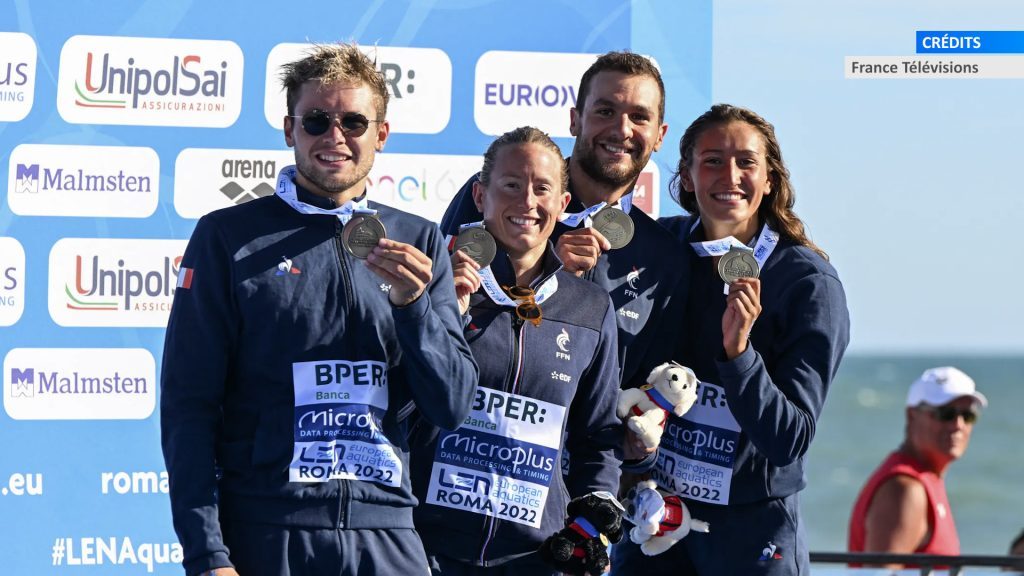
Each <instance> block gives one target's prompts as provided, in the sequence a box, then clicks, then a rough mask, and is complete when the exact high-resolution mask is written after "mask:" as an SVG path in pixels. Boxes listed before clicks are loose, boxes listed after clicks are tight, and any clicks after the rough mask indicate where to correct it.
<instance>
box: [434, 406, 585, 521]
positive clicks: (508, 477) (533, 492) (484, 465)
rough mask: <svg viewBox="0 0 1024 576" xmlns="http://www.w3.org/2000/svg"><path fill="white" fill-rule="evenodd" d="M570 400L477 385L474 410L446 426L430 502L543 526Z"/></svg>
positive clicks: (435, 459)
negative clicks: (452, 428)
mask: <svg viewBox="0 0 1024 576" xmlns="http://www.w3.org/2000/svg"><path fill="white" fill-rule="evenodd" d="M565 411H566V409H565V407H563V406H559V405H557V404H552V403H550V402H544V401H541V400H534V399H532V398H528V397H526V396H520V395H517V394H510V393H507V392H500V391H497V390H491V389H489V388H482V387H481V388H478V389H477V391H476V398H475V399H474V401H473V410H472V412H470V414H469V416H468V417H467V418H466V420H465V422H463V424H462V426H460V427H459V428H458V429H457V430H455V431H454V432H448V431H442V432H441V434H440V436H439V437H438V441H437V450H436V452H435V454H434V466H433V469H432V470H431V472H430V488H429V492H428V493H427V499H426V501H427V503H428V504H435V505H437V506H445V507H448V508H455V509H457V510H465V511H467V512H473V513H476V514H483V515H485V516H493V517H495V518H500V519H502V520H508V521H511V522H517V523H519V524H526V525H528V526H532V527H534V528H540V522H541V518H542V517H543V515H544V504H545V503H546V502H547V498H548V490H549V488H550V486H551V480H552V477H553V476H554V475H555V474H560V473H561V470H560V462H559V456H558V445H559V443H560V441H561V437H562V420H563V419H564V418H565Z"/></svg>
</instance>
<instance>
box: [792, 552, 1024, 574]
mask: <svg viewBox="0 0 1024 576" xmlns="http://www.w3.org/2000/svg"><path fill="white" fill-rule="evenodd" d="M811 563H812V564H860V565H863V566H865V567H877V566H882V565H885V564H903V565H910V566H915V568H914V569H915V570H920V574H921V576H930V575H931V574H932V572H933V571H935V570H937V569H940V567H941V569H943V570H948V571H949V574H950V576H959V575H960V574H961V573H962V572H963V569H964V568H965V567H968V566H976V567H986V568H1005V569H1010V570H1017V571H1019V572H1024V556H941V555H938V554H884V553H879V552H811Z"/></svg>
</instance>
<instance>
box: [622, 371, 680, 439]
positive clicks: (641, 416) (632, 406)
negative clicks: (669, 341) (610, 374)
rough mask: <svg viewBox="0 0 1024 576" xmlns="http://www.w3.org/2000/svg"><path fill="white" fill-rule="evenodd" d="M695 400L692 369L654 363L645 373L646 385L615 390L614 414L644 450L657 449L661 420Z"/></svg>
mask: <svg viewBox="0 0 1024 576" xmlns="http://www.w3.org/2000/svg"><path fill="white" fill-rule="evenodd" d="M696 401H697V377H696V376H695V375H694V374H693V370H690V369H689V368H686V367H684V366H680V365H679V364H676V363H675V362H671V363H665V364H662V365H660V366H656V367H655V368H654V370H651V373H650V375H648V376H647V384H646V385H644V386H641V387H639V388H632V389H629V390H620V391H619V401H618V405H617V406H616V413H617V414H618V415H619V418H626V417H627V416H629V414H630V413H632V416H629V418H626V425H627V426H629V429H630V430H632V431H633V432H636V435H637V436H638V437H639V438H640V440H641V441H642V442H643V443H644V446H646V447H647V448H648V449H651V448H657V447H658V444H660V443H661V433H662V431H663V430H664V426H665V420H667V419H668V414H669V412H671V413H672V414H675V415H676V416H682V415H683V414H686V412H687V411H688V410H689V409H690V408H691V407H692V406H693V403H694V402H696Z"/></svg>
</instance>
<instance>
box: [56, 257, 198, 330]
mask: <svg viewBox="0 0 1024 576" xmlns="http://www.w3.org/2000/svg"><path fill="white" fill-rule="evenodd" d="M186 243H187V242H186V241H185V240H142V239H117V240H113V239H102V238H63V239H61V240H58V241H57V242H56V243H55V244H54V245H53V248H52V249H51V250H50V274H49V281H48V303H49V308H50V317H52V318H53V321H54V322H56V323H57V324H59V325H61V326H139V327H163V326H166V325H167V317H168V315H169V314H170V310H171V302H172V300H173V297H174V290H175V285H176V282H177V275H178V269H179V268H180V266H181V255H182V254H183V253H184V252H185V245H186Z"/></svg>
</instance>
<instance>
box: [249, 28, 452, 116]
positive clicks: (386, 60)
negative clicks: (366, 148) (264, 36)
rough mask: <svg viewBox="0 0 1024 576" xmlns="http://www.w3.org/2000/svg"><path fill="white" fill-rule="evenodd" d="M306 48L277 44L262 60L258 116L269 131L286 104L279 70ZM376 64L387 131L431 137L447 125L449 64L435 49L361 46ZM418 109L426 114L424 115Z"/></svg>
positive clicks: (299, 55)
mask: <svg viewBox="0 0 1024 576" xmlns="http://www.w3.org/2000/svg"><path fill="white" fill-rule="evenodd" d="M312 46H313V45H312V44H287V43H286V44H278V45H277V46H274V48H273V49H272V50H271V51H270V54H269V55H268V56H267V73H266V85H265V98H264V114H265V115H266V118H267V122H268V123H270V125H271V126H272V127H274V128H278V129H280V128H281V127H282V125H283V119H284V116H285V114H287V113H288V106H287V102H286V98H285V92H284V89H283V88H282V87H281V76H280V74H281V66H282V65H284V64H287V63H288V62H293V61H295V60H298V59H300V58H302V57H303V56H305V54H306V51H307V50H309V49H310V48H311V47H312ZM362 50H363V51H364V52H365V53H366V54H367V55H368V56H369V57H370V58H371V59H372V60H374V61H375V62H376V63H377V69H378V70H380V72H381V74H382V75H383V76H384V80H385V82H386V84H387V89H388V94H389V95H390V99H389V102H388V115H387V118H388V120H389V121H390V123H391V131H392V132H397V133H411V134H437V133H439V132H441V131H442V130H444V129H445V127H446V126H448V120H449V118H450V117H451V108H452V61H451V59H450V58H448V54H446V53H445V52H444V51H442V50H439V49H437V48H399V47H392V46H364V47H362ZM424 110H429V111H430V112H429V113H427V114H425V113H424Z"/></svg>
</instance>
